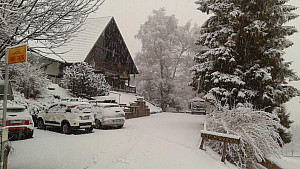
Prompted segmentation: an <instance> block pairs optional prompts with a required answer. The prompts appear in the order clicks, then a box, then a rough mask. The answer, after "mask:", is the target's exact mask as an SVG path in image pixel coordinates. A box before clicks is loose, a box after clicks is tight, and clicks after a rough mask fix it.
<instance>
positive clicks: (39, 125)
mask: <svg viewBox="0 0 300 169" xmlns="http://www.w3.org/2000/svg"><path fill="white" fill-rule="evenodd" d="M37 128H38V129H43V130H45V124H44V122H43V120H42V119H39V120H38V124H37Z"/></svg>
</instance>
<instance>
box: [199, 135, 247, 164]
mask: <svg viewBox="0 0 300 169" xmlns="http://www.w3.org/2000/svg"><path fill="white" fill-rule="evenodd" d="M200 133H201V137H202V141H201V145H200V149H201V150H203V144H204V141H205V140H206V139H210V140H217V141H223V142H224V146H223V154H222V159H221V161H222V162H224V161H225V157H226V148H227V143H234V144H240V138H241V136H236V135H232V134H224V133H217V132H212V131H206V130H201V131H200Z"/></svg>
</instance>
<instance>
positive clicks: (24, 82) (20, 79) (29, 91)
mask: <svg viewBox="0 0 300 169" xmlns="http://www.w3.org/2000/svg"><path fill="white" fill-rule="evenodd" d="M11 69H12V77H11V81H12V85H13V87H14V89H15V90H17V91H19V92H21V93H23V94H24V97H25V98H27V99H28V98H36V97H37V96H38V95H39V94H41V93H42V92H43V91H45V90H46V88H47V85H48V84H49V83H50V81H49V80H48V79H47V75H46V74H45V73H44V71H43V70H42V69H41V64H40V63H39V62H38V59H37V58H34V57H33V56H29V57H28V61H27V62H24V63H17V64H13V65H12V66H11Z"/></svg>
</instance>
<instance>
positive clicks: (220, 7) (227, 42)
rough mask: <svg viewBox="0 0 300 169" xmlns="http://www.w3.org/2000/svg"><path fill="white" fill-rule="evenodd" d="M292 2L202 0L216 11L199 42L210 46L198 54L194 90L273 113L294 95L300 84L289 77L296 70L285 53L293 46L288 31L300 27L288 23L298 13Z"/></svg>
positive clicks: (202, 7) (209, 10)
mask: <svg viewBox="0 0 300 169" xmlns="http://www.w3.org/2000/svg"><path fill="white" fill-rule="evenodd" d="M287 2H288V0H251V1H249V0H198V1H197V2H196V3H197V4H199V8H198V9H199V10H200V11H202V12H206V13H211V14H213V15H212V16H211V17H210V18H209V19H208V20H207V21H206V22H205V24H204V25H203V27H202V32H201V33H202V35H201V37H200V39H199V41H198V43H199V44H200V45H203V46H206V47H208V48H207V50H203V51H201V52H200V53H199V54H198V55H197V56H196V57H195V61H196V62H197V63H198V64H197V65H196V66H194V67H192V71H193V72H194V78H193V84H192V85H193V87H194V89H196V90H197V91H198V92H204V93H206V94H207V95H206V96H207V98H215V99H216V100H219V101H221V102H222V103H223V104H229V105H230V106H234V105H236V104H238V103H245V102H250V103H253V104H254V105H255V106H256V108H258V109H266V110H267V111H268V112H271V111H273V109H274V108H275V107H279V106H280V105H281V104H282V103H285V102H287V101H288V100H289V99H290V98H291V97H293V96H294V95H295V93H296V89H294V88H292V87H291V86H287V85H286V80H287V79H288V78H292V79H293V78H295V77H296V75H295V73H294V72H293V71H292V70H291V69H290V68H289V65H290V63H288V62H284V59H283V57H282V56H283V55H284V52H283V50H284V49H285V48H288V47H290V46H292V45H293V43H292V42H291V41H290V40H288V39H286V36H289V35H292V34H293V33H295V32H296V31H297V30H296V28H295V27H293V26H286V25H285V23H287V22H288V21H290V20H292V19H294V18H296V17H297V15H295V14H293V13H291V12H292V11H293V10H295V9H296V7H294V6H290V5H287V4H286V3H287ZM211 96H213V97H211Z"/></svg>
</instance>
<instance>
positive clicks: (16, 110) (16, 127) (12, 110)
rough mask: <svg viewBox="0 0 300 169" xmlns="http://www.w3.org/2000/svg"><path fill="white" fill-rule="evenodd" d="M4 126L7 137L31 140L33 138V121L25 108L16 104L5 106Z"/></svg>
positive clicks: (0, 120)
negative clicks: (6, 130) (23, 137)
mask: <svg viewBox="0 0 300 169" xmlns="http://www.w3.org/2000/svg"><path fill="white" fill-rule="evenodd" d="M0 114H1V115H0V116H1V119H0V124H1V126H2V115H3V107H2V106H1V107H0ZM6 126H7V128H8V137H9V138H12V137H14V136H16V137H21V136H23V135H24V136H25V137H26V138H31V137H32V136H33V130H34V126H33V120H32V117H31V116H30V114H29V113H28V110H27V109H26V107H25V106H22V105H17V104H10V103H8V104H7V109H6Z"/></svg>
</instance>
